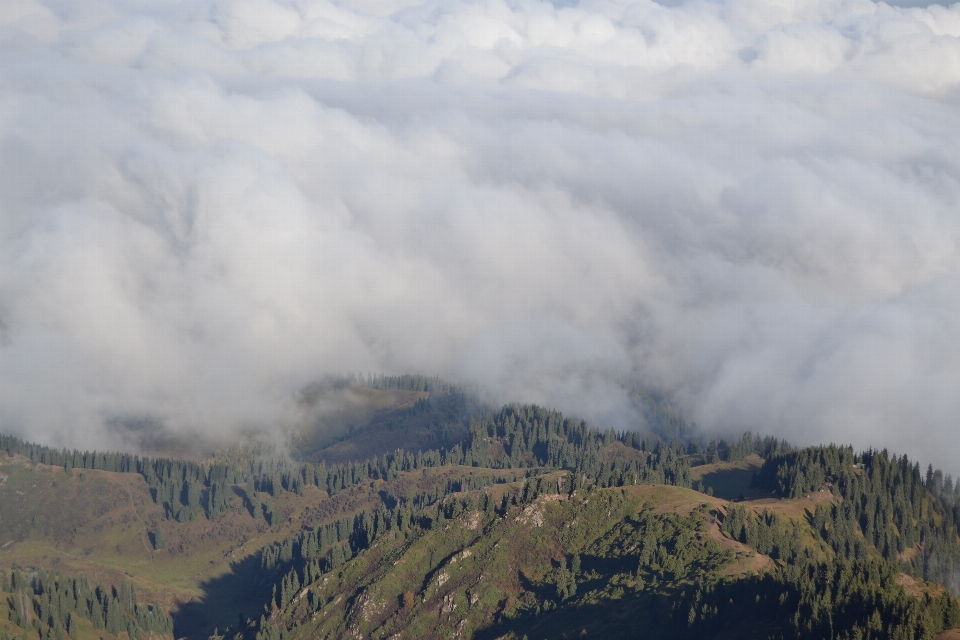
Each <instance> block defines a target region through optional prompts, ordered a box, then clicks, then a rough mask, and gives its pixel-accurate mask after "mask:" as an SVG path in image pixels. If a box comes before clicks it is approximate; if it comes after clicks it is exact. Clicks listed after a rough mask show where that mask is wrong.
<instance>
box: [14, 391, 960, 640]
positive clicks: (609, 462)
mask: <svg viewBox="0 0 960 640" xmlns="http://www.w3.org/2000/svg"><path fill="white" fill-rule="evenodd" d="M358 384H359V383H358ZM363 384H365V385H369V386H367V387H364V388H366V389H372V390H373V391H376V392H381V391H390V392H394V391H398V392H403V393H407V392H410V393H415V394H425V395H423V396H422V397H418V398H417V399H415V400H414V401H413V404H412V405H411V406H405V407H404V406H399V407H398V406H392V408H390V409H389V411H387V413H386V414H384V413H378V411H380V409H377V411H374V412H373V413H372V414H371V415H374V416H375V419H374V420H373V421H372V422H369V423H366V424H364V425H362V427H361V428H357V429H354V432H353V433H350V432H349V431H348V433H347V434H346V437H342V438H340V437H338V440H337V442H335V443H333V444H332V445H326V446H325V447H320V448H317V449H314V450H312V451H311V452H310V454H309V455H306V456H304V457H301V458H300V459H292V458H291V457H289V456H282V455H278V453H277V452H276V450H274V449H271V448H270V447H269V446H262V447H261V446H253V447H250V446H244V447H239V446H238V447H235V448H232V449H229V450H225V451H223V452H220V453H219V454H218V455H216V456H214V457H212V458H209V459H205V460H183V459H168V458H149V457H142V456H136V455H129V454H120V453H109V452H108V453H104V452H84V451H64V450H54V449H50V448H46V447H42V446H38V445H34V444H31V443H27V442H23V441H21V440H18V439H15V438H10V437H6V436H0V450H2V451H5V452H6V454H7V457H6V459H0V476H2V478H0V536H2V537H3V539H2V540H0V566H3V567H6V568H7V570H8V573H6V574H4V575H7V576H8V578H7V579H8V580H9V581H10V583H11V588H12V585H13V584H14V583H16V584H17V585H19V586H18V588H17V589H13V590H12V591H8V593H10V594H11V595H10V597H8V600H7V611H8V614H7V622H6V626H5V627H2V628H0V633H7V634H8V635H10V634H11V633H12V637H20V636H21V635H22V634H31V633H32V634H34V635H35V636H36V635H39V637H42V638H43V637H48V636H51V634H54V636H55V635H56V634H58V633H70V631H71V629H74V630H75V631H76V632H77V633H80V632H81V631H82V632H84V633H85V632H86V631H89V632H91V633H93V632H94V630H97V633H101V634H103V635H104V637H135V636H136V635H137V634H138V633H141V634H150V633H152V634H158V635H162V634H169V633H170V632H171V627H170V626H169V625H167V626H164V624H160V623H157V624H154V625H153V626H149V628H148V625H147V623H146V622H144V621H141V620H140V618H141V617H142V616H143V615H146V614H144V611H146V610H147V609H144V608H143V606H142V605H136V604H135V603H133V602H132V601H131V600H130V594H133V596H134V597H137V596H138V597H139V598H140V600H141V601H156V602H157V603H158V606H157V607H156V608H154V610H155V611H156V612H157V615H159V616H161V617H158V618H152V620H162V619H163V618H162V615H164V614H163V613H162V612H163V611H166V612H169V613H170V615H171V616H172V632H173V633H174V635H176V636H178V637H181V636H182V637H189V638H207V637H209V636H212V635H214V634H215V633H217V634H219V635H224V634H226V635H227V636H229V637H239V638H248V639H250V640H252V639H253V638H255V637H256V638H260V639H261V640H267V639H272V638H277V639H279V638H299V637H304V638H306V637H344V636H350V635H352V636H357V637H389V636H392V635H396V634H399V636H400V637H438V638H439V637H473V636H475V637H491V638H493V637H516V638H520V637H523V636H524V635H526V636H527V637H530V638H534V637H563V636H579V635H580V634H581V633H586V634H587V635H597V636H603V637H636V635H637V630H638V629H643V630H644V632H645V633H647V634H648V635H649V636H650V637H663V638H670V637H675V638H695V637H731V638H734V637H762V638H767V637H769V638H815V637H835V638H873V637H876V638H880V637H890V638H932V637H933V636H934V635H935V634H936V633H937V632H939V631H941V630H943V629H947V628H950V627H953V626H960V609H958V605H957V600H956V598H955V595H956V594H957V593H958V584H957V582H956V578H957V575H958V571H957V566H958V564H957V559H958V557H960V530H958V522H960V518H958V503H960V501H958V496H960V491H958V489H960V487H958V485H957V484H955V483H954V482H953V480H952V479H950V478H949V477H944V476H943V474H941V473H939V472H937V471H935V470H933V469H928V471H927V473H926V474H921V472H920V468H919V466H918V465H917V464H916V463H913V462H911V461H909V460H908V459H907V458H905V457H900V458H896V457H893V456H890V455H889V454H887V453H886V452H883V451H881V452H877V451H867V452H864V453H861V454H855V453H854V452H853V450H852V449H850V448H848V447H847V448H845V447H836V446H832V445H831V446H829V447H815V448H809V449H795V448H792V447H790V446H789V445H788V444H786V443H784V442H782V441H778V440H776V439H772V438H756V437H754V436H752V435H750V434H746V435H745V436H744V437H743V438H741V439H739V440H737V441H733V442H725V441H722V440H709V441H704V440H699V439H689V440H686V441H681V440H679V439H678V438H673V439H670V440H664V439H662V438H661V437H660V436H659V435H657V434H656V433H653V432H646V433H634V432H626V433H616V432H614V431H612V430H607V431H603V432H601V431H598V430H596V429H594V428H592V427H591V426H590V425H588V424H586V423H585V422H583V421H582V420H576V419H571V418H569V417H566V416H563V415H561V414H560V413H559V412H556V411H552V410H549V409H545V408H542V407H536V406H527V405H509V406H505V407H503V408H501V409H499V410H497V411H489V410H481V409H480V408H478V406H477V405H472V407H471V408H470V409H469V411H468V410H467V409H466V408H465V407H466V401H465V400H464V398H466V395H465V394H461V395H458V394H460V392H459V391H458V390H456V389H454V388H451V387H448V386H444V385H441V384H440V383H439V382H438V381H436V380H435V379H425V378H418V377H406V378H377V379H370V380H364V381H363ZM431 385H432V386H431ZM364 393H365V392H364ZM431 394H433V401H431V400H430V398H431ZM357 395H358V396H361V395H362V394H360V393H359V392H358V394H357ZM438 396H439V397H438ZM377 397H379V398H381V399H382V396H377ZM395 397H399V396H395ZM378 402H379V400H378ZM391 402H392V400H391ZM657 406H658V407H659V408H658V409H657V410H658V411H659V412H660V414H659V415H660V417H659V418H658V419H659V420H661V421H664V422H665V423H668V422H669V423H670V424H673V425H674V427H675V428H676V430H679V429H680V427H683V425H682V423H681V422H680V421H679V418H677V417H676V414H674V413H672V412H670V411H669V410H667V409H665V408H664V407H663V405H657ZM448 410H449V411H448ZM385 416H388V417H389V419H384V417H385ZM444 416H446V417H444ZM448 418H449V421H448V420H447V419H448ZM391 420H393V421H394V422H391ZM670 421H672V422H670ZM450 424H460V425H461V426H462V428H460V431H457V430H455V429H454V430H448V426H449V425H450ZM445 430H446V431H445ZM380 433H382V434H387V435H384V438H385V439H387V440H389V435H388V434H391V433H392V434H397V433H401V434H402V433H410V434H413V433H419V434H420V436H416V437H413V442H414V444H415V445H416V444H417V443H422V442H424V441H434V442H440V441H443V442H445V444H442V445H438V446H435V447H427V448H412V449H405V448H402V447H401V448H393V449H391V450H389V451H384V450H382V449H381V450H380V452H379V453H377V455H375V456H371V457H368V458H366V459H364V460H357V459H353V458H351V456H349V455H345V453H344V452H345V451H347V450H348V449H349V450H351V451H354V452H356V451H360V450H361V449H362V448H363V446H366V445H363V446H360V445H357V446H354V445H352V444H350V443H351V442H352V441H353V440H358V441H359V440H364V439H369V438H375V437H377V434H380ZM444 433H446V435H443V434H444ZM423 434H427V436H424V437H426V440H424V439H423V437H421V436H423ZM430 434H433V435H436V434H441V436H442V437H440V438H439V439H434V440H430V439H431V438H433V435H430ZM444 438H447V439H446V440H444ZM343 445H350V446H349V447H347V446H343ZM330 447H334V448H335V449H334V452H333V453H331V456H330V459H325V458H324V457H323V455H322V454H323V452H324V451H325V450H329V449H330ZM337 447H339V448H337ZM0 457H2V456H0ZM747 463H749V464H747ZM757 467H759V470H758V472H757V473H756V475H755V477H754V481H753V485H754V486H753V488H752V489H750V488H749V487H746V486H744V487H743V491H740V492H737V493H741V494H744V495H745V496H747V497H748V499H744V500H739V501H735V502H730V501H728V500H726V499H722V498H720V497H714V496H713V495H708V494H712V493H713V490H714V488H715V487H717V488H720V487H723V489H724V492H734V491H735V489H736V486H737V485H736V482H739V481H740V479H741V478H743V469H749V468H757ZM694 470H695V471H694ZM734 472H736V473H735V475H729V476H724V474H733V473H734ZM728 478H735V479H736V482H730V481H728ZM695 489H697V490H695ZM704 492H705V493H704ZM724 495H726V493H724ZM728 497H729V496H728ZM13 570H15V571H16V572H17V573H11V571H13ZM51 572H53V573H51ZM14 576H20V577H16V578H15V577H14ZM44 576H46V577H44ZM51 576H55V577H51ZM83 580H86V581H87V582H85V583H83V584H89V585H93V583H94V582H98V583H100V584H101V585H102V586H101V587H99V588H98V587H93V586H90V587H89V589H87V590H84V589H82V588H80V587H79V586H73V585H80V584H81V582H82V581H83ZM57 581H60V582H57ZM57 584H60V585H68V584H69V585H71V589H72V592H71V593H72V594H73V595H72V596H71V598H72V599H68V600H63V599H61V600H60V601H58V602H60V604H58V605H56V606H57V607H60V608H62V609H63V612H60V609H59V608H58V609H57V611H58V614H57V616H55V617H51V616H50V615H49V607H50V606H52V605H50V604H49V603H48V604H44V602H45V601H44V597H45V596H44V594H51V593H54V592H55V591H56V590H57V589H59V588H61V587H57V586H56V585H57ZM46 585H54V586H53V587H48V586H46ZM0 586H4V585H3V584H0ZM20 587H22V588H20ZM4 588H6V587H5V586H4ZM62 588H63V589H66V586H63V587H62ZM98 589H99V590H98ZM21 592H22V593H23V596H22V597H21V595H19V594H21ZM28 592H29V593H28ZM81 592H82V594H81ZM91 593H92V594H94V596H92V599H91V595H90V594H91ZM31 594H32V595H31ZM124 594H126V597H127V600H128V606H127V607H126V609H123V610H122V611H123V614H122V618H123V620H122V622H123V624H120V623H121V618H120V617H117V616H118V615H119V614H117V613H116V611H120V610H119V609H118V610H116V611H114V610H113V609H111V611H114V612H113V613H111V615H113V616H114V618H113V620H114V622H113V623H111V625H112V626H109V627H104V628H103V629H102V630H100V629H99V627H97V626H96V625H97V624H98V622H97V620H98V617H97V616H98V615H99V614H98V613H97V611H100V610H102V611H103V615H106V614H107V613H109V612H108V611H107V609H106V608H107V607H112V606H113V605H111V604H110V603H111V602H113V600H114V599H117V598H119V599H120V600H121V601H122V600H124ZM81 595H83V597H81ZM23 598H26V599H27V600H29V599H30V598H32V599H33V600H32V601H31V602H32V604H30V605H29V606H27V604H23V605H21V601H23V602H24V603H26V602H27V600H23ZM48 600H49V598H48ZM94 600H96V603H94ZM49 602H52V600H51V601H49ZM137 606H140V609H138V608H137ZM44 607H47V609H45V608H44ZM15 612H18V613H15ZM30 612H32V613H30ZM71 616H72V617H71ZM37 620H44V621H45V622H41V623H40V624H39V626H37V623H36V621H37ZM71 620H72V621H73V622H71ZM131 621H135V622H136V625H137V626H135V627H134V626H131V625H133V623H132V622H131ZM103 624H104V625H106V624H107V618H104V621H103ZM118 625H119V626H118ZM124 625H126V626H124ZM120 627H123V628H122V629H121V628H120ZM128 627H129V628H128ZM84 630H86V631H84ZM44 634H45V635H44ZM81 637H83V634H82V633H81Z"/></svg>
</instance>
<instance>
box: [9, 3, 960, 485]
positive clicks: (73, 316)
mask: <svg viewBox="0 0 960 640" xmlns="http://www.w3.org/2000/svg"><path fill="white" fill-rule="evenodd" d="M908 4H912V3H908ZM0 22H2V24H0V51H2V53H0V55H2V56H3V59H4V64H3V65H2V68H0V83H2V85H0V101H2V105H0V166H2V170H0V194H2V195H0V428H2V429H3V430H6V431H12V432H15V433H18V434H21V435H23V436H26V437H29V438H31V439H34V440H39V441H42V442H46V443H51V444H66V445H70V446H100V447H104V446H116V445H117V443H118V442H119V441H118V439H117V429H118V426H117V425H125V424H133V425H140V426H141V427H142V428H143V429H147V428H149V429H153V430H155V431H157V432H158V433H160V434H161V436H158V437H162V438H168V437H169V434H176V433H185V432H199V433H203V434H204V435H205V437H210V438H215V437H218V436H220V435H223V434H229V433H235V432H236V431H237V430H238V429H248V428H261V427H266V428H271V427H273V426H275V425H278V424H283V423H284V422H285V421H289V420H292V419H294V416H295V414H296V409H295V405H296V402H297V400H296V399H297V397H298V396H297V394H298V393H299V391H300V390H301V389H303V388H304V387H306V386H307V385H309V384H311V383H312V382H313V381H316V380H319V379H322V378H323V377H324V376H326V375H331V374H337V373H343V372H350V371H364V372H366V371H375V372H376V371H385V372H408V371H414V372H423V373H428V374H440V375H444V376H448V377H452V378H455V379H459V380H463V381H466V382H470V383H474V384H478V385H481V386H482V387H484V388H486V389H488V390H489V392H490V393H491V394H492V396H493V397H494V398H496V399H498V400H523V401H536V402H541V403H544V404H549V405H553V406H558V407H560V408H561V409H563V410H565V411H571V412H575V413H578V414H580V415H584V416H586V417H588V418H592V419H594V420H596V421H597V422H598V423H599V424H600V425H601V426H607V425H612V426H617V427H619V428H630V427H633V426H637V425H638V424H639V421H640V418H639V417H638V416H636V415H635V414H634V413H633V412H632V410H631V409H630V405H629V402H628V401H627V399H626V398H625V397H624V396H623V393H622V391H621V390H620V388H619V386H618V383H617V382H616V381H619V380H622V379H624V378H630V379H636V380H639V381H641V382H642V383H643V384H644V385H646V386H647V387H649V388H654V389H658V390H660V391H662V392H664V393H667V394H669V395H670V396H671V397H672V398H673V399H674V401H675V402H676V403H677V404H678V405H679V406H680V407H681V408H682V409H683V411H684V412H685V413H686V414H687V415H688V416H690V417H691V418H692V419H694V420H696V422H697V423H698V424H700V425H701V426H703V427H704V428H706V429H708V430H718V431H726V432H736V431H739V430H742V429H748V428H749V429H754V430H757V431H759V432H761V433H765V434H776V435H779V436H784V437H787V438H789V439H791V440H793V441H796V442H799V443H813V442H820V441H843V442H846V441H852V442H853V443H854V444H856V445H857V446H859V447H867V446H881V447H884V446H886V447H890V448H891V449H895V450H897V451H898V452H901V451H902V452H908V453H910V454H912V455H915V456H919V457H921V458H922V459H924V460H931V461H933V462H935V463H936V464H938V465H940V466H943V467H946V468H948V469H953V470H956V466H957V462H956V456H955V454H954V453H953V452H955V451H958V450H960V435H958V434H960V431H958V430H957V429H956V428H955V427H956V419H957V416H958V415H960V401H958V400H957V397H958V394H957V393H956V389H957V387H958V383H960V320H958V318H960V314H958V311H960V308H958V307H960V252H958V250H957V249H958V247H957V243H958V238H960V218H958V217H957V215H956V211H957V205H958V200H960V151H958V149H960V116H958V115H957V114H958V113H960V110H958V108H957V107H958V100H960V39H958V37H960V4H957V5H952V6H941V5H937V4H933V5H929V6H895V5H892V4H886V3H882V2H881V3H874V2H871V1H869V0H814V1H813V2H802V3H800V2H787V1H784V2H779V3H770V2H757V1H756V0H714V1H710V0H687V1H681V2H659V3H658V2H653V1H650V0H638V1H636V2H626V1H622V2H621V1H600V0H598V1H595V2H591V1H583V2H579V3H569V2H563V3H547V2H534V1H527V0H520V1H516V2H503V1H497V0H484V1H479V2H466V1H463V2H459V1H455V2H419V1H416V0H397V1H396V2H394V1H390V0H382V1H380V2H348V1H344V2H328V1H320V0H318V1H306V0H303V1H286V2H282V1H279V0H278V1H271V0H236V1H229V0H213V1H209V2H194V1H191V2H172V3H171V2H141V3H132V2H119V1H116V2H111V1H108V0H102V1H95V0H85V1H84V2H61V1H54V0H50V1H46V2H41V1H13V0H11V1H10V2H8V3H6V4H5V8H4V11H3V12H2V16H0ZM143 425H147V427H143ZM150 425H153V426H150Z"/></svg>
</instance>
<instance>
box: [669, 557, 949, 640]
mask: <svg viewBox="0 0 960 640" xmlns="http://www.w3.org/2000/svg"><path fill="white" fill-rule="evenodd" d="M897 574H898V570H897V569H896V568H895V567H894V566H893V565H891V564H890V563H888V562H883V561H881V560H877V559H871V560H861V561H849V560H846V559H843V558H835V559H832V560H826V561H817V560H815V559H813V558H812V557H811V556H809V555H806V554H803V555H801V556H799V557H797V558H795V559H794V560H793V561H792V562H790V563H788V564H787V565H785V566H783V567H780V568H778V569H777V570H776V571H774V572H772V573H768V574H763V575H760V576H751V577H747V578H744V579H741V580H736V581H725V582H720V583H717V584H715V585H712V586H709V585H708V586H706V587H705V588H698V589H695V590H692V591H690V592H688V594H687V596H686V598H685V599H684V600H683V601H682V602H679V603H678V604H677V605H676V607H675V614H674V615H675V619H676V628H677V633H676V635H677V637H680V638H704V637H711V636H713V635H718V634H719V633H721V632H728V633H729V632H730V631H731V630H736V629H743V628H744V627H746V628H753V629H754V633H756V630H758V629H762V630H763V632H762V634H756V635H755V636H754V637H763V638H771V639H774V638H776V639H787V638H837V639H838V640H844V639H850V640H852V639H854V638H877V637H882V638H894V639H900V638H902V639H904V640H907V639H911V640H912V639H914V638H930V639H932V638H933V637H934V636H935V635H936V634H937V633H938V632H940V631H942V630H943V629H946V628H950V627H955V626H960V606H958V604H957V601H956V599H954V598H952V597H951V596H950V595H949V594H948V593H946V592H941V594H940V595H939V596H931V595H929V594H927V595H924V596H923V597H921V598H913V597H911V596H908V595H907V594H906V593H905V592H904V590H903V587H901V586H900V585H899V584H897V581H896V578H897Z"/></svg>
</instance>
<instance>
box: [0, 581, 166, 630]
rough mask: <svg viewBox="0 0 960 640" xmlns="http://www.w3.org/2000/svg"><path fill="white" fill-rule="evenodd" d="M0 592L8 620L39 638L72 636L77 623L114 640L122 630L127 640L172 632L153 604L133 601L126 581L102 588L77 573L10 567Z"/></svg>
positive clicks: (132, 589) (0, 584)
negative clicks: (69, 573)
mask: <svg viewBox="0 0 960 640" xmlns="http://www.w3.org/2000/svg"><path fill="white" fill-rule="evenodd" d="M0 590H2V591H3V592H4V593H5V594H6V598H7V605H8V607H9V609H10V621H11V622H12V623H13V624H14V625H16V626H18V627H20V628H21V629H24V630H30V631H32V632H35V633H37V634H39V637H40V640H48V639H49V640H65V639H66V638H68V637H76V635H77V625H78V623H79V621H80V620H81V619H83V620H89V621H90V622H91V623H92V624H93V628H94V629H103V630H104V631H106V632H107V633H109V634H112V635H114V636H118V635H120V634H121V633H124V632H125V633H126V634H127V637H128V638H129V639H130V640H140V639H141V638H143V637H144V634H149V633H152V632H156V633H161V634H170V633H173V620H172V619H171V618H170V616H168V615H167V614H165V613H164V612H163V611H161V610H160V608H159V607H158V606H157V605H143V604H140V603H138V602H137V595H136V591H135V590H134V588H133V586H132V585H131V584H130V583H128V582H122V583H121V584H120V586H119V588H118V587H102V586H100V585H96V584H90V582H89V581H88V580H87V578H86V576H84V575H82V574H81V575H78V576H75V577H69V576H65V575H62V574H60V573H56V572H52V571H47V570H39V571H26V570H23V569H17V568H14V569H13V570H12V571H11V572H9V573H8V572H6V571H0ZM34 637H36V636H34Z"/></svg>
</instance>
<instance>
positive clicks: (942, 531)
mask: <svg viewBox="0 0 960 640" xmlns="http://www.w3.org/2000/svg"><path fill="white" fill-rule="evenodd" d="M938 474H939V475H938ZM755 483H756V484H757V485H758V486H759V487H761V488H763V489H767V490H771V491H774V492H776V493H778V494H779V495H782V496H784V497H796V496H798V495H802V494H804V493H810V492H813V491H831V492H836V493H838V494H839V495H840V496H841V497H842V498H843V501H842V502H841V503H839V504H836V503H834V504H831V505H830V506H820V507H818V508H817V511H816V512H815V513H814V514H813V518H812V524H813V526H814V529H815V531H816V532H817V534H818V535H819V536H820V537H821V538H822V539H823V540H824V541H825V542H826V543H827V544H829V545H830V547H831V548H833V550H834V551H835V552H836V553H838V554H840V555H842V556H843V557H845V558H854V557H857V556H863V555H865V554H866V550H865V546H867V545H869V546H873V547H875V548H876V549H877V550H878V551H879V552H880V554H881V555H882V556H883V557H884V558H887V559H889V560H891V561H897V562H898V561H899V558H901V557H904V556H905V557H907V558H909V559H908V560H905V561H904V563H903V568H904V569H905V570H907V571H908V572H909V573H911V574H913V575H916V576H919V577H922V578H924V579H925V580H930V581H933V582H939V583H940V584H943V585H945V586H946V587H948V588H949V589H951V591H953V593H954V594H960V543H958V536H960V495H958V492H957V491H956V490H955V487H953V486H952V484H953V483H952V481H951V480H949V479H945V478H943V475H942V474H941V473H940V472H935V471H933V469H932V468H929V469H928V471H927V474H926V477H924V476H922V475H921V473H920V467H919V465H918V464H916V463H911V462H910V460H909V459H908V458H907V456H902V457H900V458H897V457H896V456H893V457H891V456H890V455H889V454H888V453H887V452H886V451H879V452H878V451H868V452H866V453H864V454H861V455H860V456H854V454H853V450H852V449H851V448H850V447H837V446H835V445H830V446H827V447H812V448H809V449H802V450H799V451H791V452H787V453H782V454H778V455H774V456H771V457H770V458H769V459H768V460H767V461H766V462H764V465H763V467H762V468H761V469H760V472H759V473H758V474H757V477H756V478H755ZM948 485H951V486H948ZM907 552H910V553H907Z"/></svg>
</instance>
